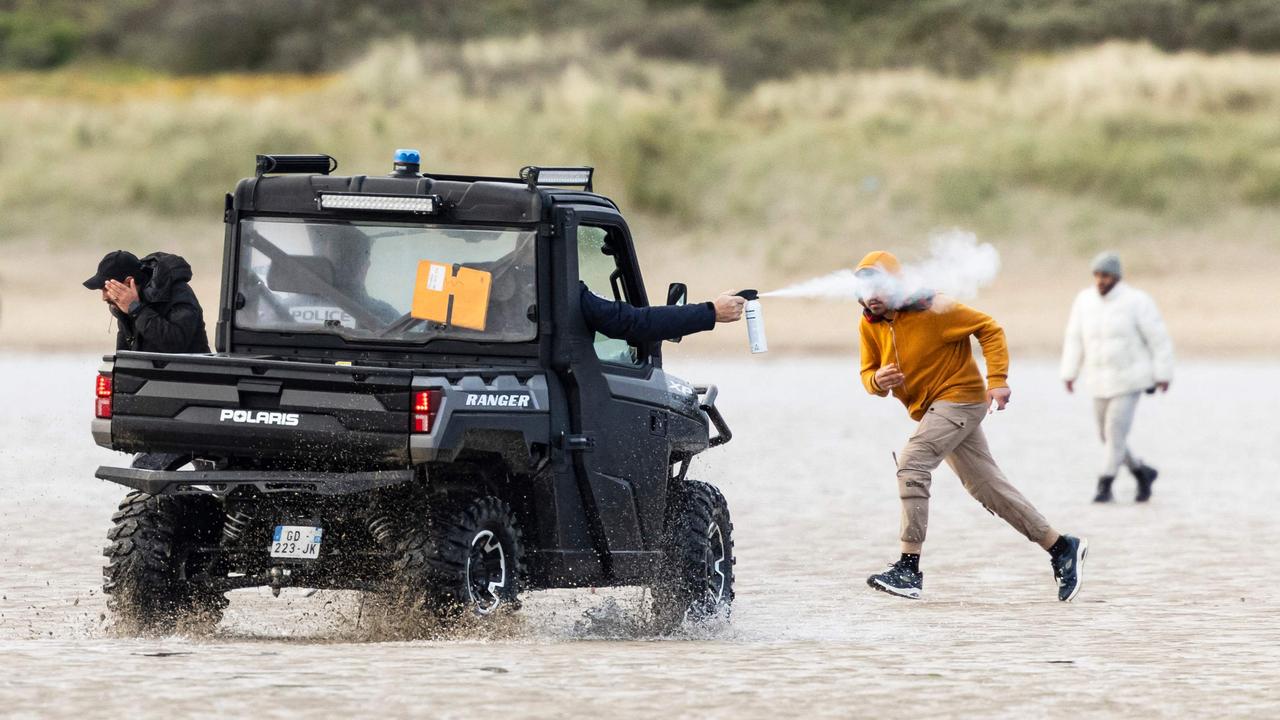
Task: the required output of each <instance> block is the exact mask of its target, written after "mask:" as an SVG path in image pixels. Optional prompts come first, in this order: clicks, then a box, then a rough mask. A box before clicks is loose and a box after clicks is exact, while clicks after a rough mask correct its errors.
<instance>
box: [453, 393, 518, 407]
mask: <svg viewBox="0 0 1280 720" xmlns="http://www.w3.org/2000/svg"><path fill="white" fill-rule="evenodd" d="M532 401H533V396H532V395H523V394H521V393H509V394H495V395H477V394H475V393H472V394H470V395H467V407H472V406H484V407H510V408H527V407H529V403H530V402H532Z"/></svg>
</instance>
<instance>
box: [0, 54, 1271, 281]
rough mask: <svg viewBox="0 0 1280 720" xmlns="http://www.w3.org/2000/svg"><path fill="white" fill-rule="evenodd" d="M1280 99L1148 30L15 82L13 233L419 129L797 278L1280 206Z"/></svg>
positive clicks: (70, 226) (2, 130)
mask: <svg viewBox="0 0 1280 720" xmlns="http://www.w3.org/2000/svg"><path fill="white" fill-rule="evenodd" d="M1120 68H1123V69H1124V72H1118V70H1119V69H1120ZM42 87H54V88H57V91H56V92H52V93H51V92H42V91H41V88H42ZM1277 110H1280V59H1277V58H1268V57H1259V56H1250V55H1244V54H1233V55H1221V56H1203V55H1198V54H1188V53H1184V54H1177V55H1169V54H1165V53H1162V52H1159V51H1157V50H1155V49H1153V48H1151V47H1150V46H1144V45H1127V44H1112V45H1105V46H1101V47H1098V48H1095V49H1090V50H1087V51H1080V52H1077V53H1073V54H1066V55H1060V56H1050V57H1044V58H1040V59H1035V58H1028V59H1027V60H1026V61H1024V62H1022V63H1020V64H1019V65H1018V66H1016V67H1014V68H1012V69H1011V70H1010V71H1009V72H1006V73H1004V74H1001V75H998V76H996V75H993V76H983V77H979V78H972V79H964V78H954V77H947V76H942V75H939V74H937V73H934V72H931V71H928V70H923V69H903V70H876V71H844V72H837V73H824V74H809V75H804V76H801V77H798V78H795V79H793V80H788V81H774V82H768V83H762V84H760V85H759V86H757V87H756V88H755V89H754V90H753V91H751V92H750V93H747V94H745V95H743V94H737V93H734V92H732V91H731V90H729V89H727V88H726V86H725V83H724V81H723V78H722V77H721V75H720V74H719V73H717V72H716V71H715V70H714V69H709V68H704V67H701V66H698V65H693V64H687V63H686V64H678V63H667V62H657V61H647V60H642V59H638V58H637V57H636V56H635V55H634V53H631V52H626V51H623V52H618V53H614V54H611V55H606V56H601V55H600V54H599V53H597V52H596V51H594V50H593V49H592V47H591V45H590V41H589V40H587V39H585V38H583V37H581V36H561V37H559V38H556V39H546V38H539V37H536V36H529V37H527V38H526V39H524V40H521V41H515V40H490V41H476V42H471V43H466V44H463V45H462V46H460V47H453V46H442V45H413V44H408V43H400V44H390V45H384V46H381V47H380V48H378V49H376V50H375V51H373V52H372V53H371V54H369V55H368V56H367V57H365V58H364V59H363V60H361V61H360V62H358V63H356V64H355V65H353V66H352V67H351V68H350V69H348V70H347V71H345V72H342V73H338V74H334V75H330V76H323V77H315V78H311V79H307V78H299V77H298V76H253V75H244V76H235V75H233V76H215V77H211V78H207V79H204V80H198V81H197V80H190V79H174V78H168V77H157V76H154V75H149V74H127V73H126V74H124V75H121V76H118V77H110V76H108V77H103V76H101V75H99V74H86V73H84V72H82V71H75V70H69V71H61V72H58V73H52V74H43V75H39V76H33V75H29V74H26V75H24V74H19V75H11V76H0V112H3V113H4V115H5V117H6V122H5V123H4V124H2V125H0V160H2V162H0V203H2V204H3V206H4V207H6V208H10V210H9V211H8V212H7V213H6V215H7V217H6V222H7V225H8V226H9V228H10V232H8V233H6V234H5V235H6V239H8V240H12V239H14V238H24V237H25V238H31V237H37V236H40V235H48V236H54V237H79V236H80V235H81V231H80V229H79V228H80V227H81V226H83V225H84V224H87V223H93V224H95V225H100V224H103V223H105V224H107V225H109V224H110V223H111V222H112V220H111V218H112V217H113V216H114V215H116V214H117V213H119V211H120V209H121V208H129V209H130V212H131V213H134V214H138V213H141V214H151V215H154V216H159V217H163V218H170V219H177V218H182V217H201V216H202V217H206V218H210V219H212V222H216V218H217V217H218V209H219V208H220V206H221V202H222V195H223V193H224V192H226V191H227V190H228V189H230V188H231V187H232V186H233V184H234V183H235V181H236V180H237V179H238V178H240V177H243V176H245V175H247V174H250V173H251V171H252V161H253V155H254V154H255V153H257V152H317V151H323V152H329V153H331V154H333V155H335V156H336V157H338V158H339V160H340V161H341V163H342V170H343V171H350V172H378V171H379V170H380V169H383V168H386V167H387V166H388V155H389V153H390V151H391V150H392V149H393V148H395V147H399V146H406V145H407V146H418V147H420V148H421V149H422V150H423V152H424V155H425V160H424V162H425V164H426V167H427V168H428V169H431V170H436V171H439V172H474V173H480V174H494V175H506V176H512V175H513V174H514V173H515V171H516V170H517V169H518V168H519V167H520V165H522V164H526V163H548V164H549V163H590V164H593V165H595V166H597V167H598V168H599V173H598V182H597V186H598V188H599V189H600V190H601V191H602V192H605V193H606V194H609V195H611V196H614V197H615V198H617V199H618V200H619V201H620V202H621V203H622V204H623V206H624V209H626V210H628V211H629V212H633V213H639V216H640V217H642V218H643V217H649V218H652V219H653V220H654V221H655V222H661V223H664V224H665V226H668V227H672V228H676V230H675V232H676V234H677V235H678V236H679V237H684V238H686V239H687V240H688V241H689V242H691V243H702V244H708V243H710V244H718V243H726V242H732V243H735V244H737V245H738V246H742V245H743V244H744V243H745V244H747V245H751V246H754V247H756V248H758V249H760V250H761V251H762V252H766V253H768V254H769V256H770V258H771V259H772V260H774V261H775V262H776V264H777V265H778V266H779V267H781V268H784V269H787V268H802V267H805V266H806V265H809V264H815V263H823V262H828V261H833V260H844V259H845V258H844V257H843V254H845V253H846V252H847V251H846V250H845V248H844V241H845V240H846V239H848V238H861V237H868V236H871V237H881V238H894V237H910V238H919V237H923V236H924V235H925V234H927V232H928V231H929V230H931V229H933V228H934V227H937V226H940V225H955V224H963V225H966V226H968V227H972V228H974V229H976V230H978V231H979V232H981V233H982V234H984V235H986V236H989V237H996V238H999V237H1011V238H1012V237H1016V238H1018V239H1019V240H1022V241H1034V240H1035V239H1036V238H1042V239H1044V240H1045V241H1048V242H1056V241H1059V240H1062V239H1066V238H1079V237H1085V238H1087V241H1085V242H1083V243H1082V244H1079V245H1078V247H1075V249H1076V250H1078V251H1080V252H1086V251H1088V250H1090V249H1091V248H1092V247H1093V246H1094V245H1096V244H1099V243H1106V242H1110V241H1113V240H1115V239H1119V238H1122V237H1124V236H1126V235H1128V234H1131V233H1133V232H1134V231H1135V229H1136V230H1137V231H1138V232H1142V233H1148V234H1149V233H1158V232H1164V231H1165V230H1167V229H1169V228H1174V227H1178V228H1186V227H1192V228H1195V227H1205V226H1207V225H1211V224H1213V223H1214V222H1217V221H1218V220H1220V219H1222V218H1224V217H1226V216H1228V215H1230V214H1231V213H1232V212H1234V211H1237V210H1240V209H1245V210H1248V209H1249V208H1260V209H1263V210H1259V212H1262V211H1265V210H1264V209H1265V208H1269V207H1272V206H1274V205H1275V204H1276V203H1277V202H1280V126H1277V125H1276V124H1275V123H1274V118H1275V117H1276V112H1277ZM833 240H834V241H835V242H833ZM1073 242H1075V241H1073Z"/></svg>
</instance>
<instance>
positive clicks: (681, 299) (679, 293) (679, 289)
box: [667, 283, 689, 305]
mask: <svg viewBox="0 0 1280 720" xmlns="http://www.w3.org/2000/svg"><path fill="white" fill-rule="evenodd" d="M687 302H689V287H688V286H687V285H685V284H684V283H671V286H670V287H668V288H667V304H668V305H684V304H685V303H687Z"/></svg>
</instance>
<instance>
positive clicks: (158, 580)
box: [102, 491, 227, 633]
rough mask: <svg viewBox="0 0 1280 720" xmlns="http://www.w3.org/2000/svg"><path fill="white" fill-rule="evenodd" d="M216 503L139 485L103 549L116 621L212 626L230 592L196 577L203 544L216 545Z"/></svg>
mask: <svg viewBox="0 0 1280 720" xmlns="http://www.w3.org/2000/svg"><path fill="white" fill-rule="evenodd" d="M220 518H221V515H220V513H219V512H218V506H217V503H216V502H213V501H212V500H210V499H209V498H204V497H192V496H187V497H183V496H177V497H174V496H156V495H148V494H146V493H144V492H136V491H135V492H132V493H129V495H128V496H126V497H125V499H124V501H122V502H121V503H120V509H119V511H118V512H116V514H115V515H114V516H112V518H111V520H112V523H113V524H112V527H111V530H110V532H108V533H107V538H108V540H109V541H110V544H108V545H107V547H106V549H105V550H103V555H105V556H106V557H107V559H108V560H107V565H106V566H105V567H104V568H103V569H102V574H103V591H104V592H105V593H106V594H107V607H108V608H109V609H110V610H111V614H112V616H113V618H114V620H115V622H116V624H117V626H118V627H119V628H121V629H123V630H128V631H135V632H155V633H169V632H173V631H175V630H188V631H195V632H207V631H210V630H212V629H213V627H214V626H216V625H217V624H218V621H219V620H221V619H222V610H223V608H225V607H226V606H227V599H226V598H225V597H224V596H223V594H222V593H219V592H214V591H212V590H209V589H207V588H206V587H205V586H204V585H202V584H201V583H200V582H199V581H198V580H196V579H195V578H196V576H197V575H199V574H200V573H201V572H202V571H203V570H205V566H206V564H207V558H205V557H203V556H202V555H201V554H200V552H199V550H198V549H199V548H200V547H201V546H208V545H216V544H217V533H218V531H219V529H220V527H221V525H220V523H219V520H220Z"/></svg>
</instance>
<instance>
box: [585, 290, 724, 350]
mask: <svg viewBox="0 0 1280 720" xmlns="http://www.w3.org/2000/svg"><path fill="white" fill-rule="evenodd" d="M578 285H579V290H580V293H579V294H580V295H581V297H582V301H581V304H582V318H583V320H586V322H587V327H588V328H590V329H591V330H593V331H595V332H598V333H602V334H604V335H607V336H609V337H611V338H617V339H620V340H626V341H627V342H629V343H631V344H632V345H639V344H641V343H647V342H657V341H659V340H674V339H675V338H680V337H684V336H685V335H692V334H693V333H696V332H702V331H703V330H710V329H711V328H713V327H715V325H716V309H715V305H712V304H711V303H709V302H705V303H698V304H697V305H683V306H677V305H659V306H657V307H642V308H641V307H635V306H634V305H630V304H627V303H624V302H618V301H616V300H605V299H604V298H602V297H600V296H599V295H596V294H595V293H593V292H591V291H590V290H589V289H587V286H586V284H585V283H578Z"/></svg>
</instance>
